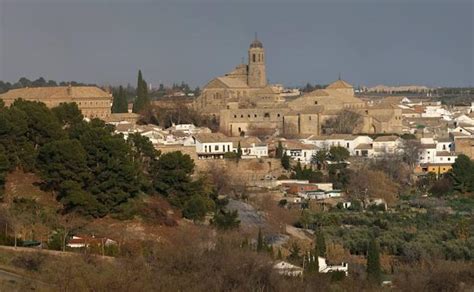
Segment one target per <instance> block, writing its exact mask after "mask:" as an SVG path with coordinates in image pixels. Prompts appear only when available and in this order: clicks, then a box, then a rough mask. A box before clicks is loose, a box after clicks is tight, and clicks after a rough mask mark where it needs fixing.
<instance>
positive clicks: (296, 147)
mask: <svg viewBox="0 0 474 292" xmlns="http://www.w3.org/2000/svg"><path fill="white" fill-rule="evenodd" d="M282 145H283V148H284V149H285V153H286V155H288V156H289V157H290V158H291V159H293V160H295V161H299V162H301V163H303V164H309V163H311V158H312V157H313V155H314V154H316V152H317V149H316V148H315V146H314V145H310V144H304V143H301V142H299V141H295V140H286V141H282Z"/></svg>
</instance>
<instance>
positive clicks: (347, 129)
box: [322, 110, 362, 134]
mask: <svg viewBox="0 0 474 292" xmlns="http://www.w3.org/2000/svg"><path fill="white" fill-rule="evenodd" d="M361 122H362V117H361V116H360V115H359V114H358V113H355V112H353V111H349V110H342V111H340V112H339V113H338V114H337V116H336V117H334V118H330V119H328V120H326V122H325V123H324V124H323V126H322V130H323V132H324V133H325V134H332V133H337V134H352V133H353V132H354V130H355V129H356V128H357V127H358V126H359V125H360V123H361Z"/></svg>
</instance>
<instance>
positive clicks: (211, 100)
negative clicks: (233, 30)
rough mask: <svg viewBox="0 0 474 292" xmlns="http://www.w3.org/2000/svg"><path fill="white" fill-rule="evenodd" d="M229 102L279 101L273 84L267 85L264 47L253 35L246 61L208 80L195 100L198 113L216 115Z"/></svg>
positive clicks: (270, 102) (277, 91)
mask: <svg viewBox="0 0 474 292" xmlns="http://www.w3.org/2000/svg"><path fill="white" fill-rule="evenodd" d="M229 102H238V103H245V104H247V105H248V106H252V105H253V106H256V105H257V104H258V105H259V106H265V105H271V104H274V103H275V102H277V103H278V102H283V99H281V97H280V90H279V87H277V86H272V85H268V83H267V73H266V68H265V50H264V48H263V44H262V42H260V41H259V40H258V39H257V38H255V40H254V41H253V42H252V43H251V44H250V47H249V50H248V63H247V64H240V65H238V66H237V67H235V69H234V70H233V71H231V72H229V73H227V74H225V75H224V76H220V77H217V78H214V79H212V80H211V81H209V82H208V83H207V84H206V85H205V86H204V88H203V90H202V92H201V95H200V96H199V97H198V98H197V100H196V102H195V107H196V109H198V110H199V111H200V112H201V113H203V114H207V115H213V116H216V117H217V116H219V114H220V111H221V110H223V109H226V107H227V104H228V103H229Z"/></svg>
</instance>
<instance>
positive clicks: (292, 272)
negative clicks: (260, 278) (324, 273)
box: [273, 261, 303, 277]
mask: <svg viewBox="0 0 474 292" xmlns="http://www.w3.org/2000/svg"><path fill="white" fill-rule="evenodd" d="M273 269H275V270H276V271H277V272H278V274H280V275H283V276H290V277H300V276H303V268H301V267H298V266H295V265H293V264H290V263H288V262H285V261H280V262H278V263H276V264H275V265H274V266H273Z"/></svg>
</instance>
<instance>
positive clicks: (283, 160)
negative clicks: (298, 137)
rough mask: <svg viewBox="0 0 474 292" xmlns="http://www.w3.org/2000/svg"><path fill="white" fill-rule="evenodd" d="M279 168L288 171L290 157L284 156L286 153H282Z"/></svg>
mask: <svg viewBox="0 0 474 292" xmlns="http://www.w3.org/2000/svg"><path fill="white" fill-rule="evenodd" d="M281 166H283V168H284V169H286V170H289V169H290V157H289V156H288V155H286V152H284V153H283V156H282V157H281Z"/></svg>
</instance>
